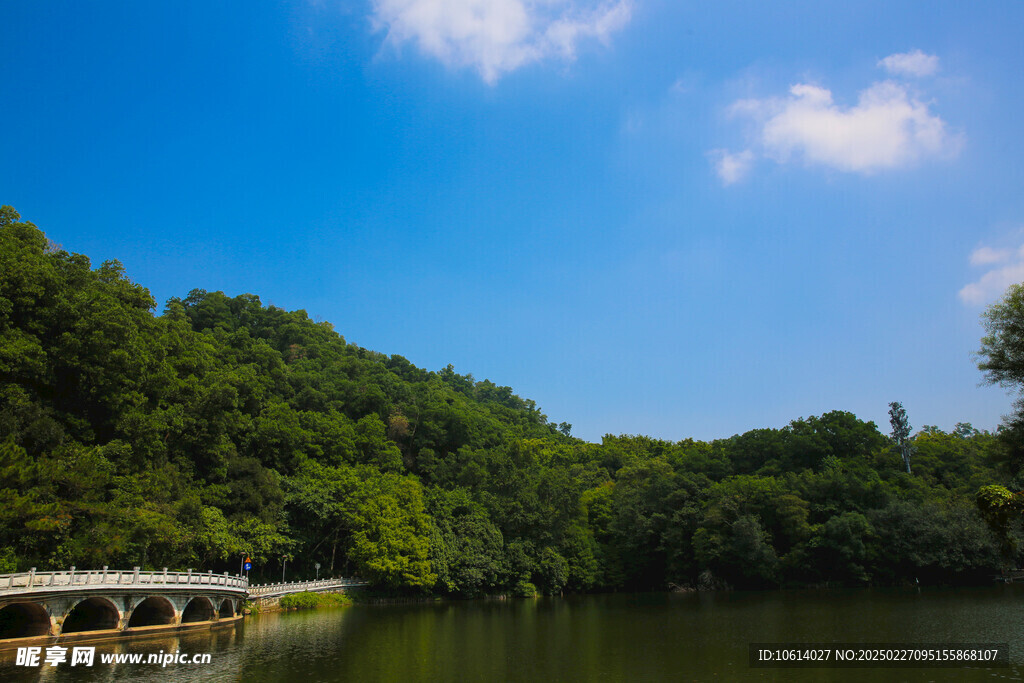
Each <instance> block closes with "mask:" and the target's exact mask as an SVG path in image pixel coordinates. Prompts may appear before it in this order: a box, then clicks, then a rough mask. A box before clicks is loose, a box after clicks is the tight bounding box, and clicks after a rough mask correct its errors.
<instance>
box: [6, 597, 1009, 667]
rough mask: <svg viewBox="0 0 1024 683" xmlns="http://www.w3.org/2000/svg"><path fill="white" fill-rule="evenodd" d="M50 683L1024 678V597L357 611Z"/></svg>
mask: <svg viewBox="0 0 1024 683" xmlns="http://www.w3.org/2000/svg"><path fill="white" fill-rule="evenodd" d="M753 642H849V643H857V642H860V643H879V642H885V643H913V642H916V643H943V642H945V643H951V642H964V643H965V642H972V643H983V642H989V643H1009V644H1010V659H1011V666H1010V668H1003V669H990V670H984V669H980V668H976V669H963V668H957V669H940V668H930V669H885V668H872V669H835V668H818V669H759V668H751V667H750V666H749V664H748V643H753ZM160 651H163V652H165V653H166V652H174V651H180V652H183V653H189V654H192V653H210V655H211V660H212V661H211V662H210V663H209V664H206V665H190V664H177V665H174V664H172V665H169V666H167V667H166V668H161V667H160V666H157V665H146V664H119V665H118V664H101V663H100V662H99V657H100V656H101V655H102V654H104V653H121V654H131V653H146V654H148V653H157V652H160ZM13 661H14V653H13V652H5V653H2V654H0V662H2V663H0V676H2V677H4V678H11V679H12V680H47V681H64V680H67V681H71V680H74V681H107V680H112V681H115V680H116V681H120V680H124V681H128V680H131V681H138V680H143V681H145V680H154V681H155V680H159V681H192V680H195V681H200V680H201V681H211V680H213V681H216V680H222V681H242V680H244V681H252V682H257V681H300V682H302V683H313V682H314V681H394V682H396V683H398V682H405V681H662V680H698V681H706V680H716V679H718V680H736V679H745V680H806V681H811V680H836V681H847V680H848V681H858V680H867V679H869V678H870V679H871V680H883V681H890V680H891V681H902V680H922V681H931V680H934V681H939V680H950V681H952V680H958V681H962V680H1024V585H1000V586H994V587H985V588H972V589H948V590H944V589H921V590H917V589H892V590H885V589H854V590H828V591H774V592H719V593H694V594H615V595H596V596H595V595H591V596H569V597H565V598H541V599H536V600H474V601H462V602H428V603H416V604H401V605H357V606H354V607H350V608H340V609H327V610H319V611H312V612H278V613H271V614H264V615H259V616H255V617H251V618H248V619H246V620H245V622H244V624H241V625H239V626H238V627H229V628H225V629H221V630H215V631H211V632H204V633H198V634H191V635H185V636H181V637H173V638H167V637H161V638H154V639H148V640H124V641H119V642H108V643H103V644H99V645H97V661H96V663H95V664H94V666H92V667H83V666H76V667H71V666H69V665H68V664H62V665H60V666H57V667H50V666H42V667H37V668H34V669H27V668H24V667H21V668H18V667H15V666H13Z"/></svg>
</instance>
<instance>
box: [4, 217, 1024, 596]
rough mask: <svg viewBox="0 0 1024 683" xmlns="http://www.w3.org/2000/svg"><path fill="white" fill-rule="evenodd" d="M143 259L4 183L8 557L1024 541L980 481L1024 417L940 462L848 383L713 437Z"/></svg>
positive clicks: (752, 558)
mask: <svg viewBox="0 0 1024 683" xmlns="http://www.w3.org/2000/svg"><path fill="white" fill-rule="evenodd" d="M155 309H156V302H155V301H154V300H153V298H152V297H151V295H150V294H149V292H148V291H147V290H146V289H145V288H144V287H142V286H140V285H137V284H134V283H133V282H131V281H130V280H129V279H128V278H127V277H126V275H125V273H124V272H123V268H122V267H121V266H120V264H118V263H116V262H108V263H104V264H102V265H100V266H99V267H98V268H93V267H92V265H91V263H90V262H89V259H88V258H87V257H85V256H82V255H79V254H69V253H67V252H65V251H63V250H61V249H59V248H58V247H56V246H54V245H52V244H51V243H49V242H48V241H47V239H46V237H45V236H44V235H43V234H42V233H41V232H40V231H39V230H38V229H37V228H36V227H35V226H33V225H32V224H31V223H27V222H22V221H21V220H20V217H19V216H18V214H17V213H16V212H15V211H14V210H13V209H11V208H10V207H4V208H3V209H0V571H5V570H6V571H11V570H13V569H15V568H17V569H19V570H23V569H27V568H28V567H29V566H35V567H38V568H39V569H40V570H45V569H53V568H60V567H66V566H68V565H70V564H75V565H77V566H79V567H99V566H102V565H110V566H119V567H130V566H135V565H139V566H143V567H146V568H152V567H163V566H167V567H170V568H172V569H186V568H189V567H191V568H196V569H203V570H206V569H213V570H215V571H225V570H232V571H237V567H238V564H239V559H240V558H241V556H242V555H243V554H250V555H251V556H252V557H253V559H254V561H255V563H256V565H257V572H258V573H262V574H263V576H266V577H276V576H279V575H280V574H279V572H280V568H281V564H282V562H283V561H284V560H285V558H287V560H288V570H289V574H290V575H292V576H294V575H296V574H298V575H303V576H306V575H310V576H311V575H312V574H313V572H314V569H313V567H314V563H317V562H319V563H320V564H321V565H322V569H321V574H324V573H327V574H330V573H335V574H337V573H342V572H344V573H358V574H360V575H362V576H364V577H366V578H369V579H371V580H373V581H374V582H375V583H377V584H379V585H381V586H387V587H390V588H394V589H402V590H412V591H432V592H437V593H446V594H457V595H476V594H481V593H494V592H513V593H517V594H529V593H532V592H533V591H534V590H539V591H542V592H559V591H563V590H572V591H586V590H612V589H663V588H666V587H668V586H671V585H676V586H686V585H689V586H698V585H704V586H716V585H731V586H737V587H770V586H780V585H807V584H822V583H826V582H828V583H844V584H861V583H867V582H874V583H899V582H904V581H913V580H919V581H921V582H926V583H927V582H961V581H975V580H979V579H983V578H984V577H985V576H986V575H988V574H991V573H993V572H997V571H999V570H1000V569H1001V568H1003V567H1005V566H1010V565H1015V563H1016V562H1017V545H1016V543H1015V537H1016V533H1017V531H1016V526H1017V525H1016V523H1015V522H1014V521H1013V520H1009V521H1007V520H1002V523H1001V524H995V523H992V519H989V522H990V523H989V524H986V522H985V520H984V519H983V517H982V516H981V514H980V513H979V509H978V506H977V504H976V502H975V494H976V492H977V491H978V489H979V488H980V487H982V486H986V485H991V484H1006V485H1010V486H1013V485H1015V484H1016V482H1015V481H1013V480H1012V477H1013V475H1014V474H1015V473H1014V472H1012V471H1011V470H1010V468H1008V467H1006V466H1005V461H1006V458H1007V455H1006V454H1007V452H1008V451H1007V446H1006V445H1005V443H1004V440H1001V439H1000V438H997V437H996V436H994V435H991V434H988V433H979V432H977V431H975V430H973V429H972V428H970V426H969V425H958V427H957V428H956V429H955V430H954V431H953V432H952V433H948V434H947V433H944V432H942V431H941V430H939V429H937V428H934V427H926V428H924V429H923V430H921V431H919V432H918V433H917V434H916V435H915V436H914V437H913V446H914V448H915V454H914V463H913V464H914V467H913V474H908V473H906V472H904V471H902V470H903V463H902V461H901V458H900V455H899V453H898V452H897V450H896V448H895V446H894V444H893V443H892V441H891V440H890V439H889V438H888V437H887V436H885V435H883V434H881V433H880V432H879V430H878V429H877V428H876V426H875V425H874V424H873V423H870V422H864V421H861V420H859V419H857V418H856V417H855V416H854V415H852V414H850V413H846V412H841V411H835V412H831V413H827V414H824V415H821V416H818V417H809V418H806V419H798V420H794V421H793V422H792V423H791V424H789V425H788V426H786V427H784V428H782V429H759V430H754V431H751V432H748V433H746V434H742V435H737V436H734V437H731V438H728V439H720V440H716V441H712V442H699V441H692V440H687V441H681V442H666V441H659V440H654V439H650V438H646V437H642V436H619V437H614V436H607V437H605V439H604V440H603V442H602V443H601V444H591V443H585V442H583V441H580V440H578V439H574V438H572V437H571V436H570V435H569V433H570V426H569V425H568V424H565V423H561V424H554V423H552V422H549V421H548V419H547V418H546V417H545V416H544V415H543V414H542V413H541V412H540V410H539V409H538V407H537V406H536V404H535V403H534V402H533V401H530V400H525V399H522V398H520V397H518V396H516V395H515V394H514V393H513V392H512V390H511V389H510V388H508V387H500V386H496V385H495V384H493V383H491V382H489V381H486V380H484V381H476V380H475V379H474V378H473V377H472V376H471V375H460V374H458V373H456V372H455V371H454V370H453V368H452V367H451V366H448V367H447V368H445V369H443V370H441V371H439V372H430V371H427V370H423V369H420V368H417V367H415V366H414V365H412V364H411V363H410V362H409V361H407V360H406V359H405V358H402V357H401V356H390V357H387V356H384V355H382V354H379V353H375V352H373V351H368V350H366V349H363V348H360V347H359V346H357V345H355V344H351V343H348V342H346V341H345V339H344V338H343V337H342V336H340V335H339V334H338V333H336V332H335V331H334V329H333V328H332V327H331V325H329V324H327V323H315V322H313V321H311V320H310V319H309V317H308V316H307V315H306V313H305V312H304V311H291V312H289V311H284V310H282V309H279V308H276V307H273V306H263V305H262V304H261V302H260V300H259V298H258V297H256V296H253V295H249V294H246V295H241V296H235V297H228V296H226V295H225V294H223V293H221V292H205V291H201V290H194V291H192V292H190V293H189V295H188V296H187V297H185V298H183V299H177V298H175V299H171V300H170V301H168V302H167V303H166V306H165V307H164V310H163V313H162V314H160V315H157V314H155V313H154V311H155Z"/></svg>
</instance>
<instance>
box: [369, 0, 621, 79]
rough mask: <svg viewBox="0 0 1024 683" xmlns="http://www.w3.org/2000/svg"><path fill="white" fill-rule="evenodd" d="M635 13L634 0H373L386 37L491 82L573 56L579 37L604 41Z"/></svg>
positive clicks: (377, 17) (374, 17) (374, 15)
mask: <svg viewBox="0 0 1024 683" xmlns="http://www.w3.org/2000/svg"><path fill="white" fill-rule="evenodd" d="M630 14H631V2H630V0H609V1H605V2H600V3H595V2H593V1H592V0H591V1H589V2H587V1H586V0H584V2H583V3H580V2H577V1H575V0H373V20H374V23H375V25H376V26H377V28H378V29H379V30H386V31H387V36H388V41H390V42H392V43H394V44H396V45H398V44H401V43H405V42H411V43H414V44H416V45H417V46H418V47H419V49H420V50H422V51H423V52H424V53H426V54H428V55H430V56H432V57H435V58H437V59H439V60H440V61H441V62H443V63H444V64H446V65H448V66H455V67H471V68H474V69H476V70H477V71H478V72H479V73H480V75H481V77H482V78H483V79H484V80H485V81H486V82H488V83H494V82H495V81H497V80H498V78H499V77H501V75H502V74H504V73H507V72H509V71H512V70H514V69H517V68H519V67H521V66H523V65H525V64H529V63H531V62H537V61H540V60H542V59H546V58H549V57H559V58H562V59H566V60H572V59H573V58H575V54H576V45H577V43H579V42H580V41H581V40H583V39H586V38H594V39H597V40H599V41H601V42H607V40H608V39H609V37H610V36H611V34H612V33H614V32H615V31H617V30H618V29H620V28H622V27H623V26H625V25H626V23H628V21H629V19H630Z"/></svg>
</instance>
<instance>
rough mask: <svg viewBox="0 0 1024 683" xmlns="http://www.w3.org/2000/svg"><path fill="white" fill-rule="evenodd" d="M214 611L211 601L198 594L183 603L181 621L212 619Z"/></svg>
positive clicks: (185, 622) (190, 621) (187, 622)
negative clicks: (186, 602)
mask: <svg viewBox="0 0 1024 683" xmlns="http://www.w3.org/2000/svg"><path fill="white" fill-rule="evenodd" d="M213 617H214V611H213V603H211V602H210V599H209V598H205V597H203V596H201V595H200V596H198V597H195V598H192V599H191V600H189V601H188V604H187V605H185V609H184V610H182V612H181V623H183V624H189V623H192V622H194V621H213Z"/></svg>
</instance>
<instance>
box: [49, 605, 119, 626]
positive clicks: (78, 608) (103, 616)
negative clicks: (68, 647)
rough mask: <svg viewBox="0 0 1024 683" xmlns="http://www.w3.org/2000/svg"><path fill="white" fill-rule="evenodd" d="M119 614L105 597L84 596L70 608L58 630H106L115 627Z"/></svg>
mask: <svg viewBox="0 0 1024 683" xmlns="http://www.w3.org/2000/svg"><path fill="white" fill-rule="evenodd" d="M120 621H121V614H120V613H119V612H118V611H117V607H115V606H114V603H112V602H110V601H109V600H107V599H105V598H86V599H85V600H82V601H81V602H79V603H78V604H77V605H75V606H74V607H72V608H71V611H70V612H68V614H67V616H66V617H64V623H63V625H62V626H61V629H60V632H61V633H62V634H63V633H76V632H78V631H106V630H108V629H115V628H117V625H118V623H120Z"/></svg>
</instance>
